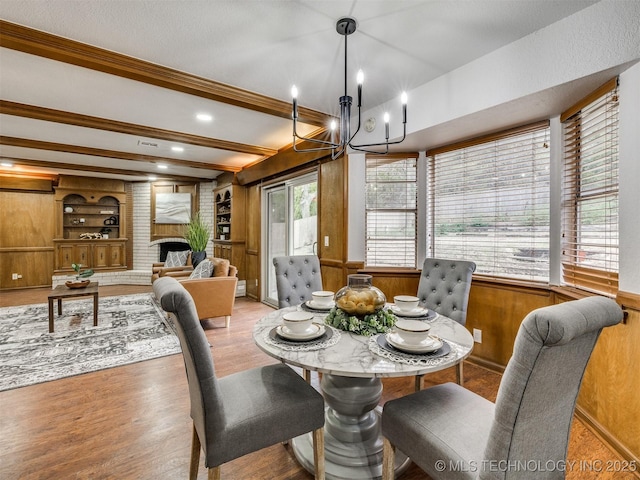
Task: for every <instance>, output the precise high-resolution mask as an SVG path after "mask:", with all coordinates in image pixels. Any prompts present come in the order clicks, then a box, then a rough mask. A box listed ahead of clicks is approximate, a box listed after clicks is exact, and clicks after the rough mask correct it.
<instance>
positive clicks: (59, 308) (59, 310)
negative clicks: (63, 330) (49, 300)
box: [58, 298, 62, 315]
mask: <svg viewBox="0 0 640 480" xmlns="http://www.w3.org/2000/svg"><path fill="white" fill-rule="evenodd" d="M58 315H62V299H61V298H59V299H58Z"/></svg>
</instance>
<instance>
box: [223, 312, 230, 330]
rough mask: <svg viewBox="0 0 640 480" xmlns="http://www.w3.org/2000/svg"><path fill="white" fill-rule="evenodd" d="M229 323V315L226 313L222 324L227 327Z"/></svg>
mask: <svg viewBox="0 0 640 480" xmlns="http://www.w3.org/2000/svg"><path fill="white" fill-rule="evenodd" d="M230 324H231V315H226V316H225V317H224V326H225V327H226V328H229V325H230Z"/></svg>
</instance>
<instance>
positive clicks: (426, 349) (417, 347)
mask: <svg viewBox="0 0 640 480" xmlns="http://www.w3.org/2000/svg"><path fill="white" fill-rule="evenodd" d="M385 338H386V339H387V342H388V343H389V345H391V346H392V347H394V348H397V349H398V350H400V351H403V352H409V353H430V352H435V351H436V350H438V349H439V348H441V347H442V340H440V339H439V338H437V337H433V336H431V335H429V336H428V337H427V338H426V339H425V340H423V341H422V342H420V343H416V344H413V343H407V342H405V341H404V340H403V339H402V337H400V335H398V334H396V333H387V334H386V337H385Z"/></svg>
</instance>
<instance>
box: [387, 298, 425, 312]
mask: <svg viewBox="0 0 640 480" xmlns="http://www.w3.org/2000/svg"><path fill="white" fill-rule="evenodd" d="M419 302H420V299H419V298H418V297H414V296H412V295H396V296H395V297H393V303H395V305H396V307H398V310H400V311H401V312H407V313H408V312H410V311H412V310H414V309H416V308H418V303H419Z"/></svg>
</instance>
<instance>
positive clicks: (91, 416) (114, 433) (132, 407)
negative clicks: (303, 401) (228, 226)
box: [0, 286, 635, 480]
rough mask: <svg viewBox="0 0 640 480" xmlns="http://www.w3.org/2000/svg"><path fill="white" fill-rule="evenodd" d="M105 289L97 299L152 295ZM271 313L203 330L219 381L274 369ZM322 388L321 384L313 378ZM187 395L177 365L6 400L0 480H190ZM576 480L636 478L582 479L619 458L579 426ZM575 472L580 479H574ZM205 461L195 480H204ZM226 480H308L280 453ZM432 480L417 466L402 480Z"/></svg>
mask: <svg viewBox="0 0 640 480" xmlns="http://www.w3.org/2000/svg"><path fill="white" fill-rule="evenodd" d="M150 290H151V288H150V287H141V286H104V287H100V295H101V296H109V295H123V294H130V293H139V292H145V291H150ZM48 292H49V289H34V290H22V291H12V292H6V291H5V292H0V306H9V305H20V304H29V303H45V302H46V298H47V293H48ZM269 311H271V308H270V307H268V306H266V305H263V304H261V303H258V302H254V301H251V300H248V299H245V298H239V299H237V302H236V307H235V309H234V315H233V317H232V320H231V326H230V328H229V329H226V328H224V319H222V318H221V319H216V320H213V321H207V322H205V323H204V324H203V326H204V328H205V331H206V334H207V337H208V339H209V341H210V342H211V345H212V349H211V351H212V354H213V357H214V361H215V365H216V371H217V374H218V375H219V376H225V375H229V374H231V373H233V372H237V371H241V370H245V369H247V368H251V367H254V366H258V365H267V364H270V363H274V362H275V360H273V359H272V358H271V357H269V356H267V355H266V354H264V353H262V352H261V351H260V350H258V348H257V347H256V346H255V345H254V343H253V339H252V336H251V331H252V328H253V324H254V323H255V321H256V320H257V319H259V318H260V317H261V316H262V315H264V314H266V313H268V312H269ZM312 378H313V382H314V384H315V385H316V386H317V375H315V374H314V375H313V377H312ZM465 379H466V387H467V388H469V389H470V390H473V391H475V392H477V393H479V394H480V395H483V396H485V397H486V398H489V399H491V400H495V395H496V393H497V389H498V384H499V382H500V375H498V374H495V373H492V372H489V371H487V370H485V369H483V368H480V367H477V366H475V365H472V364H468V363H467V364H466V365H465ZM446 381H455V371H454V369H453V368H451V369H448V370H445V371H443V372H439V373H437V374H434V375H430V376H427V377H425V388H426V387H428V386H429V385H433V384H437V383H442V382H446ZM412 389H413V378H401V379H385V380H384V393H383V399H382V401H383V402H384V401H387V400H390V399H392V398H397V397H399V396H401V395H405V394H408V393H410V392H411V391H412ZM190 443H191V419H190V417H189V395H188V391H187V381H186V377H185V372H184V365H183V363H182V356H181V355H173V356H169V357H163V358H158V359H155V360H149V361H145V362H140V363H136V364H132V365H126V366H122V367H118V368H112V369H108V370H103V371H99V372H94V373H88V374H84V375H78V376H75V377H71V378H67V379H62V380H57V381H53V382H47V383H43V384H39V385H33V386H29V387H23V388H19V389H15V390H9V391H6V392H0V478H1V479H11V480H17V479H56V480H57V479H92V480H98V479H115V480H128V479H132V480H138V479H154V480H177V479H186V478H188V471H189V451H190ZM568 459H569V461H575V462H577V463H576V467H575V469H574V471H571V472H568V474H567V478H568V479H571V480H583V479H596V478H597V479H609V478H611V479H613V478H615V479H627V478H628V479H632V478H635V477H634V476H633V475H632V474H627V475H626V476H625V475H624V474H621V473H612V472H596V471H586V470H585V469H582V470H583V471H579V469H578V468H577V465H580V462H581V461H582V462H583V463H582V464H581V465H586V464H585V463H584V462H594V461H596V460H598V461H602V462H603V463H606V462H607V461H615V460H617V457H615V455H614V454H613V453H612V452H611V451H610V450H608V449H607V448H606V447H605V446H604V445H603V444H602V443H601V442H600V441H599V440H598V439H597V438H596V437H595V436H594V435H593V434H592V433H591V432H590V431H589V430H587V429H586V428H585V427H584V426H583V424H582V423H581V422H579V421H577V420H576V421H574V425H573V429H572V432H571V443H570V447H569V456H568ZM576 470H577V471H576ZM206 476H207V475H206V470H205V468H204V466H203V461H202V458H201V467H200V471H199V476H198V478H199V479H202V480H203V479H205V478H206ZM222 478H224V479H225V480H254V479H255V480H257V479H264V480H280V479H288V480H307V479H310V478H312V476H311V475H309V474H308V473H307V472H306V471H304V470H303V469H302V468H301V467H300V466H299V465H298V463H297V461H296V460H295V458H294V456H293V453H292V451H291V448H290V447H285V446H283V445H275V446H273V447H270V448H267V449H264V450H262V451H260V452H256V453H253V454H250V455H247V456H245V457H242V458H239V459H237V460H234V461H232V462H229V463H227V464H225V465H223V466H222ZM428 478H429V477H428V476H427V475H426V474H424V472H422V471H421V470H420V469H419V468H417V467H416V466H415V465H412V466H411V467H410V468H409V470H408V471H407V472H405V473H404V474H403V475H402V476H400V477H399V479H398V480H422V479H428Z"/></svg>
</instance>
